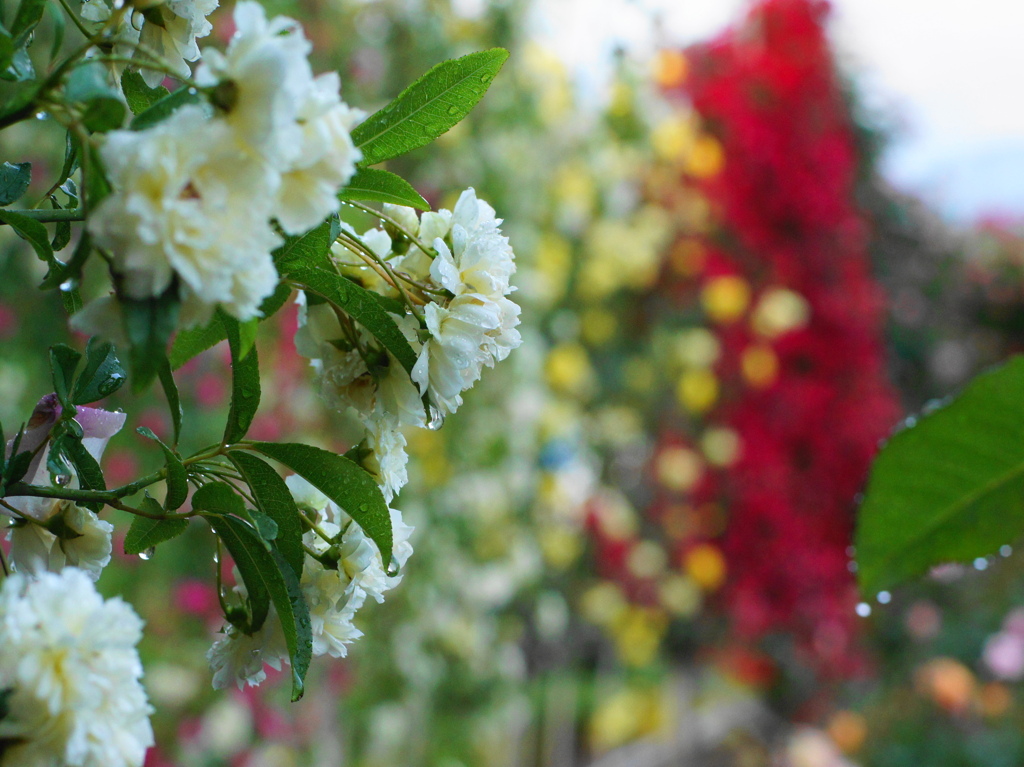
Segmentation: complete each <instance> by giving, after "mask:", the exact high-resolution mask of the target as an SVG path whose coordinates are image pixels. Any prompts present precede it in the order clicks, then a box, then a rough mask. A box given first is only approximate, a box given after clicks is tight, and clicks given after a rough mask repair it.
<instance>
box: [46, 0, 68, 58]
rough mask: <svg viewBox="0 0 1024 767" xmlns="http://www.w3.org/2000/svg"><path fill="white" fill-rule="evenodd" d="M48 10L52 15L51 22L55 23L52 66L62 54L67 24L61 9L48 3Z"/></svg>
mask: <svg viewBox="0 0 1024 767" xmlns="http://www.w3.org/2000/svg"><path fill="white" fill-rule="evenodd" d="M46 8H47V10H48V12H49V14H50V20H51V21H52V22H53V40H52V41H51V43H50V63H51V64H52V63H53V60H54V59H56V58H57V56H58V55H59V54H60V49H61V46H63V45H64V31H65V29H66V27H67V22H66V21H65V20H64V12H63V10H62V9H61V8H59V7H57V6H56V5H53V4H52V3H47V4H46Z"/></svg>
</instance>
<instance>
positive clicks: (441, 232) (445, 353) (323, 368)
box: [295, 189, 522, 502]
mask: <svg viewBox="0 0 1024 767" xmlns="http://www.w3.org/2000/svg"><path fill="white" fill-rule="evenodd" d="M385 216H387V218H388V219H390V222H389V223H390V226H389V228H388V229H387V230H381V229H371V230H370V231H368V232H365V233H364V234H362V235H361V236H358V237H357V239H359V240H360V241H361V242H362V244H363V245H364V246H365V247H367V248H368V249H370V250H371V251H372V252H373V253H374V254H375V255H376V256H377V257H378V258H380V259H381V260H382V261H384V262H386V263H387V264H388V265H389V266H390V268H391V270H392V271H394V272H395V273H397V274H398V276H399V277H400V278H402V279H406V278H407V279H408V281H409V284H410V286H412V288H413V290H414V292H416V290H415V289H416V288H417V287H418V288H419V291H418V294H419V295H422V296H423V297H424V306H423V323H422V326H421V325H420V324H419V323H417V321H416V318H415V317H414V316H412V315H411V314H404V315H398V314H392V317H393V318H394V319H395V321H396V322H397V323H398V326H399V328H400V329H401V330H402V332H403V334H404V335H405V337H406V339H407V340H408V341H409V343H410V345H411V346H412V348H413V350H414V351H415V352H416V354H417V361H416V365H415V367H414V368H413V370H412V378H411V380H410V378H409V376H407V375H406V374H405V372H404V371H403V370H402V369H401V366H400V365H399V364H398V362H397V360H395V359H394V357H393V356H392V355H391V354H390V353H386V352H384V351H383V350H382V351H381V352H380V354H379V355H378V356H377V357H376V358H377V359H381V360H384V359H386V360H387V361H386V362H385V363H383V364H379V365H377V366H376V367H373V368H372V369H371V361H370V359H369V355H367V354H366V353H365V351H364V349H365V348H373V344H374V342H373V339H372V338H371V337H370V336H369V334H368V333H366V332H365V331H359V330H358V329H357V330H356V331H355V333H356V335H357V337H356V339H355V341H356V342H355V343H352V342H351V339H350V340H348V341H346V335H345V328H343V327H342V325H341V321H340V320H339V318H338V316H337V314H336V313H335V311H334V310H333V308H332V307H331V306H330V305H327V304H318V305H314V306H307V305H306V303H305V301H304V299H302V298H301V297H300V311H299V330H298V332H297V333H296V336H295V346H296V348H297V349H298V351H299V354H301V355H303V356H304V357H308V358H309V359H310V360H311V364H312V366H313V368H314V369H315V370H316V371H317V374H318V377H319V379H320V387H321V391H322V393H323V394H324V396H325V398H326V399H327V400H328V402H329V403H331V404H332V405H335V406H336V407H338V408H339V409H340V410H345V409H346V408H351V409H352V410H353V411H355V413H356V415H357V416H358V417H359V418H360V420H361V421H362V423H363V425H364V426H365V427H366V430H367V440H366V442H367V447H368V448H369V449H370V450H371V451H372V456H371V458H370V459H369V460H368V461H366V462H364V463H365V465H368V467H369V468H370V469H371V470H375V471H376V473H377V475H378V481H379V483H380V485H381V488H382V490H383V491H384V494H385V497H386V498H387V499H388V501H389V502H390V501H391V499H392V498H393V497H394V495H395V494H396V493H397V492H398V491H399V490H400V489H401V487H402V486H403V485H404V484H405V482H406V468H405V467H406V462H407V457H406V453H405V445H406V440H405V436H404V435H403V434H402V432H401V430H400V429H401V427H403V426H417V427H428V426H429V427H432V428H434V427H436V425H437V424H438V423H439V422H440V420H441V419H443V417H444V416H445V415H447V414H449V413H453V412H455V410H456V409H457V408H458V407H459V406H460V405H461V404H462V392H464V391H465V390H466V389H468V388H470V387H471V386H472V385H473V384H474V383H475V382H476V381H477V380H478V379H479V378H480V374H481V371H482V370H483V368H484V367H485V366H486V367H492V366H493V365H494V364H495V362H499V361H501V360H503V359H505V358H506V357H507V356H508V354H509V352H510V351H511V350H512V349H514V348H516V347H517V346H519V344H520V343H521V340H522V339H521V338H520V335H519V331H518V330H517V329H516V326H517V325H518V324H519V306H518V305H516V304H515V303H514V302H513V301H512V300H510V299H509V298H508V295H509V294H510V293H511V292H512V291H513V290H514V288H512V287H511V285H510V284H509V280H510V278H511V276H512V274H513V272H514V271H515V262H514V255H513V253H512V248H511V247H510V246H509V242H508V238H507V237H505V236H504V235H502V233H501V230H500V229H499V225H500V224H501V220H500V219H498V218H495V213H494V209H493V208H492V207H491V206H490V205H488V204H487V203H486V202H484V201H482V200H479V199H477V196H476V192H475V191H474V190H473V189H468V190H466V191H465V192H463V193H462V195H461V196H460V197H459V200H458V203H457V204H456V205H455V210H454V211H449V210H439V211H437V212H429V213H424V214H423V215H422V217H417V215H416V213H415V211H413V210H412V209H410V208H403V207H398V206H393V205H385ZM389 232H391V233H392V234H393V235H394V239H392V235H391V234H389ZM349 234H350V235H351V236H353V237H356V235H355V233H354V232H351V231H350V232H349ZM416 243H420V244H422V245H423V248H421V247H419V246H418V245H417V244H416ZM431 246H432V248H431ZM396 247H397V248H401V247H404V248H405V250H404V251H402V252H399V251H398V250H396ZM424 248H428V249H432V251H433V252H428V250H425V249H424ZM334 255H335V257H336V259H337V261H338V263H339V265H340V266H342V267H343V268H349V269H352V270H359V271H358V277H359V279H361V280H363V281H364V283H368V287H370V288H373V289H377V290H378V291H379V292H384V293H387V292H388V286H387V283H385V282H384V281H383V280H382V279H381V278H380V277H379V275H378V274H377V273H376V272H373V271H370V270H366V269H363V268H362V267H360V266H359V265H358V263H356V262H353V261H352V256H351V254H349V253H348V252H347V251H346V250H345V248H344V246H343V245H336V246H335V249H334ZM390 292H391V293H392V295H398V293H396V292H395V290H394V288H391V291H390ZM424 400H426V401H429V402H430V403H432V404H431V406H430V410H429V411H428V410H427V409H425V408H424V406H423V402H424Z"/></svg>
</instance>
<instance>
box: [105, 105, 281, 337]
mask: <svg viewBox="0 0 1024 767" xmlns="http://www.w3.org/2000/svg"><path fill="white" fill-rule="evenodd" d="M102 154H103V159H104V163H105V164H106V167H107V171H108V175H109V177H110V180H111V182H112V184H113V187H114V191H113V192H112V193H111V194H110V195H109V196H108V197H107V198H106V199H104V201H103V202H102V203H101V205H100V206H99V208H98V209H97V210H96V211H95V212H94V213H93V215H92V216H91V217H90V219H89V231H90V232H91V234H92V235H93V237H94V238H95V240H96V243H97V244H98V245H100V246H102V247H106V248H107V249H109V250H110V251H111V252H112V255H113V266H114V269H115V271H117V272H118V273H119V274H120V275H122V277H123V278H124V279H123V289H124V291H125V293H126V294H127V295H128V296H130V297H132V298H137V299H141V298H147V297H150V296H156V295H160V294H161V293H163V291H165V290H166V289H167V288H168V287H169V285H170V284H171V281H172V279H173V278H174V277H175V276H177V277H178V279H179V280H180V282H181V289H182V294H183V298H184V299H185V307H184V309H185V313H186V324H191V323H200V322H204V321H206V320H207V319H208V318H209V316H210V314H211V313H212V311H213V308H214V307H215V306H217V305H218V304H219V305H220V306H222V307H223V308H224V309H225V310H226V311H227V312H228V313H230V314H232V315H233V316H235V317H237V318H238V319H240V320H247V319H251V318H253V317H255V316H257V314H258V312H259V305H260V303H261V302H262V301H263V299H264V298H266V297H267V296H268V295H270V293H271V292H273V290H274V288H275V287H276V286H277V272H276V270H275V269H274V263H273V259H272V257H271V255H270V251H271V250H272V249H273V248H274V247H275V246H276V245H277V244H278V238H277V235H275V234H274V232H273V230H272V229H271V228H270V225H269V223H268V220H267V212H266V211H265V210H263V209H262V205H261V199H262V197H263V195H262V192H261V190H260V188H259V186H258V183H259V180H260V179H259V176H258V175H256V176H253V175H252V174H251V173H250V172H249V171H247V170H246V169H245V168H246V165H245V163H244V161H243V160H242V158H240V157H239V156H238V152H237V150H236V149H234V148H233V147H232V145H231V142H230V141H229V137H228V136H227V134H226V131H225V129H224V126H223V125H222V124H221V123H220V122H219V121H217V120H211V119H209V118H208V117H207V115H206V114H205V113H204V112H203V110H202V109H201V108H199V107H197V106H185V107H182V108H181V109H179V110H177V111H176V112H175V113H174V114H173V115H172V116H171V117H170V118H168V119H167V120H165V121H164V122H161V123H159V124H158V125H156V126H154V127H152V128H150V129H148V130H145V131H112V132H111V133H109V134H107V137H106V141H105V143H104V146H103V149H102ZM226 169H233V170H232V171H231V173H230V174H229V173H227V170H226ZM264 204H265V203H264Z"/></svg>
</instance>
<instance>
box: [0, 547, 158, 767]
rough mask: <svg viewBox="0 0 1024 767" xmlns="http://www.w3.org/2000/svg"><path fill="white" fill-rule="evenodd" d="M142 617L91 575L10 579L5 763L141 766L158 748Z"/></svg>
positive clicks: (1, 660)
mask: <svg viewBox="0 0 1024 767" xmlns="http://www.w3.org/2000/svg"><path fill="white" fill-rule="evenodd" d="M141 637H142V621H141V620H140V619H139V617H138V616H137V615H136V614H135V612H134V611H133V610H132V608H131V607H130V606H129V605H128V604H126V603H125V602H123V601H122V600H121V599H119V598H116V597H115V598H113V599H108V600H106V601H104V599H103V598H102V597H101V596H100V595H99V594H98V593H97V592H96V589H95V587H94V586H93V583H92V580H91V578H90V577H89V575H88V574H87V573H85V572H83V571H82V570H78V569H76V568H73V567H69V568H67V569H65V570H63V571H62V572H60V573H41V574H39V575H38V576H36V577H35V578H30V577H28V576H26V575H23V574H14V575H11V576H10V577H8V578H7V579H6V580H5V581H4V584H3V588H2V590H0V690H2V691H3V696H4V699H3V703H4V708H5V711H6V714H5V716H4V717H3V719H0V742H2V743H3V745H4V748H3V751H2V756H0V765H2V766H3V767H56V766H57V765H61V766H62V767H64V766H66V767H140V765H142V763H143V760H144V758H145V754H146V750H147V749H148V748H149V747H150V746H151V745H153V730H152V728H151V726H150V723H149V714H150V713H151V708H150V706H149V703H148V702H147V700H146V693H145V691H144V690H143V688H142V685H141V684H140V681H139V680H140V678H141V676H142V664H141V663H140V661H139V655H138V652H137V651H136V649H135V645H136V644H137V643H138V641H139V639H140V638H141Z"/></svg>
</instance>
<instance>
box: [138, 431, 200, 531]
mask: <svg viewBox="0 0 1024 767" xmlns="http://www.w3.org/2000/svg"><path fill="white" fill-rule="evenodd" d="M135 431H137V432H138V433H139V434H141V435H142V436H143V437H145V438H146V439H151V440H153V441H154V442H156V443H157V444H158V445H160V449H161V450H162V451H163V453H164V468H166V469H167V497H166V498H164V508H165V509H167V510H168V511H174V510H176V509H179V508H181V505H182V504H183V503H185V499H186V498H188V472H186V471H185V465H184V464H183V463H182V462H181V459H180V458H179V457H178V456H177V455H175V454H174V451H173V450H171V449H170V448H169V447H167V445H165V444H164V443H163V441H162V440H161V439H160V438H159V437H158V436H156V434H154V433H153V431H152V429H147V428H146V427H145V426H140V427H139V428H138V429H136V430H135Z"/></svg>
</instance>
